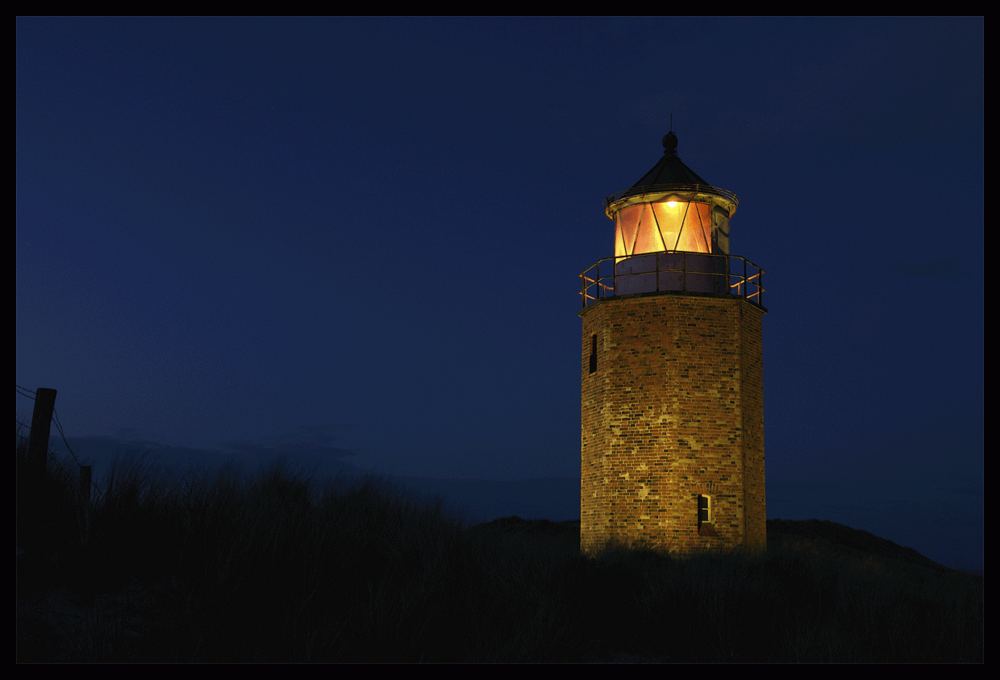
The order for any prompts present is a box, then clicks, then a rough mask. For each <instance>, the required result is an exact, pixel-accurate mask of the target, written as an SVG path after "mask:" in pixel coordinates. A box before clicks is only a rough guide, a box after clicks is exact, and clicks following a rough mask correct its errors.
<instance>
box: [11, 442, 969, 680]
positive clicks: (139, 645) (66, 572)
mask: <svg viewBox="0 0 1000 680" xmlns="http://www.w3.org/2000/svg"><path fill="white" fill-rule="evenodd" d="M18 460H19V464H18V472H17V543H18V557H17V659H18V660H19V661H70V660H73V661H124V660H133V661H981V660H982V658H983V593H982V579H981V578H976V577H971V576H968V575H965V574H960V573H957V572H953V571H951V570H947V569H944V568H941V567H937V566H936V565H933V563H930V562H929V561H927V563H926V564H925V563H922V562H921V561H920V560H919V559H905V558H904V557H901V556H899V555H895V554H893V553H892V552H891V551H888V552H887V551H884V550H880V551H873V550H872V549H871V546H866V545H852V544H851V541H846V543H845V542H844V541H837V540H831V539H830V537H829V536H826V535H823V534H822V532H820V533H817V532H816V530H815V527H814V528H813V529H812V530H809V529H808V527H807V526H806V525H805V524H804V523H791V525H794V530H789V529H788V527H787V526H786V527H785V530H784V531H782V530H781V526H780V524H776V523H772V524H773V526H774V527H775V528H774V529H772V531H771V537H770V543H771V545H770V549H769V551H768V552H767V553H766V554H765V555H758V556H746V555H706V556H701V557H696V558H688V559H674V558H671V557H668V556H666V555H662V554H657V553H653V552H643V551H627V550H616V551H609V552H607V553H606V554H604V555H602V556H600V557H599V558H596V559H590V558H584V557H582V556H580V555H579V554H578V551H577V535H576V531H577V529H576V527H575V525H574V524H573V523H549V522H525V521H518V520H506V521H498V522H493V523H488V524H485V525H479V526H475V527H465V526H463V525H462V524H461V523H459V522H457V521H455V520H453V519H451V518H449V517H448V516H447V515H446V514H445V513H444V512H442V510H441V508H440V507H439V506H436V505H434V504H427V503H423V502H415V501H412V500H410V499H409V498H408V497H407V496H406V495H405V494H403V493H401V492H399V491H397V490H394V489H392V488H391V487H389V486H387V485H384V484H379V483H376V482H366V483H361V484H356V485H347V484H341V485H333V486H331V487H330V488H327V489H315V488H312V487H311V486H310V484H309V483H308V482H307V481H306V480H303V479H300V478H297V477H295V476H293V475H289V474H287V473H285V472H283V471H281V470H277V469H275V470H272V471H270V472H268V473H266V474H263V475H260V476H257V477H255V478H252V479H243V478H240V477H239V476H238V475H235V474H222V475H219V476H217V477H214V478H204V479H193V480H187V481H184V482H170V483H166V482H163V481H162V480H161V481H158V480H157V478H156V477H155V476H151V475H150V474H149V473H147V472H143V471H142V470H141V469H137V468H134V467H133V468H120V469H117V470H115V471H114V472H113V474H112V475H111V476H110V477H109V478H108V481H107V488H106V489H105V490H104V493H103V495H102V496H100V497H98V498H95V499H94V500H93V502H92V503H91V505H90V506H89V507H88V508H83V507H82V506H81V504H80V499H79V498H78V495H77V489H76V480H75V479H74V478H73V475H71V474H68V473H66V472H65V471H64V470H63V469H62V468H61V467H60V466H58V465H57V464H53V465H51V466H50V471H49V473H48V474H47V475H46V477H45V478H44V480H42V481H41V482H39V481H38V480H32V479H31V478H30V477H29V475H28V474H27V473H26V470H25V468H24V465H23V457H22V455H21V454H19V458H18ZM847 531H848V532H850V531H851V530H849V529H848V530H847ZM796 532H798V534H796ZM803 532H804V533H805V534H806V535H805V536H803V535H802V534H803ZM879 540H880V539H879ZM855 543H856V542H855ZM890 545H891V544H890ZM918 557H919V556H918Z"/></svg>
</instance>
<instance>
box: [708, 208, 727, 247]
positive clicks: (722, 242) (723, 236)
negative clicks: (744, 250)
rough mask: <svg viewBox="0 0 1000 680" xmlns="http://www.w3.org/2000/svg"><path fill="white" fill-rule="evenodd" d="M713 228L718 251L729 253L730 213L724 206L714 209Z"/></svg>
mask: <svg viewBox="0 0 1000 680" xmlns="http://www.w3.org/2000/svg"><path fill="white" fill-rule="evenodd" d="M712 229H713V230H714V233H715V243H716V245H717V246H718V252H719V253H721V254H723V255H728V254H729V215H727V214H726V213H725V211H723V210H722V208H713V209H712Z"/></svg>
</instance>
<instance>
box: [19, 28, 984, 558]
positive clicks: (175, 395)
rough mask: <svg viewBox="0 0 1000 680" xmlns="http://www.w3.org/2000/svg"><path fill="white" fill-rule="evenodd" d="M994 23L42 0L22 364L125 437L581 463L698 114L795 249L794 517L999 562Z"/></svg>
mask: <svg viewBox="0 0 1000 680" xmlns="http://www.w3.org/2000/svg"><path fill="white" fill-rule="evenodd" d="M983 27H984V22H983V19H982V18H971V19H778V20H775V19H691V18H682V19H668V18H658V19H629V18H626V19H606V18H596V19H572V18H571V19H486V18H470V19H389V20H383V19H358V18H351V19H259V20H257V19H167V20H164V19H20V20H18V22H17V47H16V52H17V63H16V76H17V82H16V96H17V102H16V114H17V129H16V153H17V155H16V170H17V188H16V262H15V275H16V283H17V289H16V302H17V306H16V312H15V314H16V324H17V327H16V348H17V361H16V363H17V382H18V383H19V384H22V385H25V386H26V387H32V388H34V387H37V386H53V387H56V388H58V389H59V391H60V393H59V401H58V404H57V406H58V408H59V411H60V414H61V415H62V420H63V424H64V425H65V426H66V429H67V431H68V432H69V433H70V434H71V435H72V436H75V437H81V438H83V437H91V438H92V441H93V442H97V441H105V440H120V441H129V440H143V441H147V442H150V441H152V442H159V443H162V444H169V445H172V446H176V447H190V448H192V449H199V448H228V449H240V447H242V448H243V449H244V450H245V449H247V448H248V447H249V448H252V447H254V446H258V445H259V446H271V445H273V444H274V443H275V442H292V441H294V442H299V443H300V444H302V446H304V447H307V448H308V447H310V446H311V447H312V448H314V449H315V448H316V447H317V446H319V447H320V448H323V447H326V448H327V449H328V450H329V451H330V455H331V456H332V457H336V456H339V455H340V454H341V453H343V450H347V451H350V452H352V453H351V455H349V456H347V457H346V458H345V460H350V464H351V465H352V466H355V467H358V468H362V469H365V470H376V471H379V472H381V473H384V474H388V475H395V476H399V477H410V478H437V479H441V480H538V479H552V480H562V481H561V482H559V483H563V484H564V485H565V483H566V480H570V482H571V481H572V479H573V478H575V477H576V476H577V475H578V474H579V381H580V377H579V365H580V363H579V362H580V358H579V356H578V353H579V347H580V341H579V333H580V321H579V319H578V318H577V316H576V313H577V309H578V305H579V299H578V297H577V294H576V290H577V279H576V275H577V274H578V272H579V271H581V270H582V269H583V268H584V267H585V266H586V265H588V264H589V263H590V262H592V261H593V260H596V259H597V258H599V257H603V256H606V255H609V254H611V252H612V229H611V225H610V223H609V222H608V221H607V220H606V218H605V217H604V216H603V214H602V200H603V197H604V196H606V195H608V194H610V193H613V192H615V191H620V190H622V189H624V188H626V187H627V186H628V185H630V184H631V183H632V182H634V181H635V180H636V179H637V178H638V177H639V176H640V175H642V174H643V173H644V172H645V171H646V170H647V169H648V168H649V167H650V166H652V165H653V164H654V163H655V162H656V161H657V159H658V158H659V156H660V153H661V147H660V144H659V140H660V137H661V136H662V135H663V134H664V132H666V130H667V122H668V117H669V114H670V113H671V112H673V114H674V128H675V129H676V131H677V133H678V135H679V138H680V146H679V153H680V156H681V158H682V159H684V161H685V162H686V163H687V164H688V165H690V166H691V167H692V168H694V169H695V171H697V172H698V173H699V174H701V175H702V176H704V177H705V178H707V179H708V180H709V181H711V182H713V183H715V184H717V185H719V186H722V187H726V188H729V189H732V190H733V191H735V192H736V193H737V194H739V196H740V197H741V206H740V210H739V213H738V214H737V216H736V218H735V219H734V221H733V224H732V234H733V251H734V252H736V253H739V254H743V255H747V256H749V257H751V258H753V259H754V260H756V261H758V262H760V263H761V264H762V265H763V266H764V267H765V268H766V269H767V271H768V279H769V281H768V296H769V298H768V308H769V310H770V313H769V314H768V316H767V318H766V319H765V335H764V345H765V384H766V428H767V429H766V436H767V440H766V441H767V444H766V446H767V475H768V476H767V483H768V504H769V506H768V510H769V514H770V515H771V516H772V517H821V518H828V519H836V520H838V521H844V522H847V523H850V524H852V525H853V526H858V527H861V528H866V529H869V530H871V531H875V532H876V533H881V534H882V535H885V536H886V537H888V538H891V539H893V540H897V541H899V542H902V543H905V544H907V545H913V546H914V547H917V548H918V549H921V550H923V551H925V552H926V553H927V554H929V555H930V556H932V557H935V558H937V559H940V560H942V561H945V562H947V563H951V564H957V565H960V566H971V567H981V565H982V541H983V519H982V508H983V505H982V504H983V254H982V251H983V233H984V232H983V128H984V121H983V111H984V108H983V84H984V68H983ZM27 409H28V405H26V404H25V403H24V400H23V399H20V398H19V400H18V414H19V416H18V417H19V418H23V417H25V413H26V412H27ZM80 441H81V445H80V448H84V447H83V442H84V441H85V440H84V439H81V440H80ZM262 442H263V443H265V444H261V443H262ZM317 442H318V444H317ZM290 446H292V449H294V446H293V445H290ZM84 453H86V452H84ZM554 483H555V482H554ZM519 488H520V487H519ZM523 489H529V490H528V491H525V490H522V491H521V492H518V493H525V494H535V495H536V496H538V497H539V498H540V497H544V495H545V485H544V484H537V483H534V484H531V485H527V486H524V487H523ZM564 496H565V494H564ZM574 502H575V501H573V500H572V498H570V500H560V501H558V503H556V501H553V502H552V504H550V506H549V508H550V509H549V510H548V511H547V513H548V514H550V515H552V516H567V517H568V516H572V514H573V513H574V511H575V509H576V508H575V507H574ZM511 507H512V508H513V507H515V506H514V505H511Z"/></svg>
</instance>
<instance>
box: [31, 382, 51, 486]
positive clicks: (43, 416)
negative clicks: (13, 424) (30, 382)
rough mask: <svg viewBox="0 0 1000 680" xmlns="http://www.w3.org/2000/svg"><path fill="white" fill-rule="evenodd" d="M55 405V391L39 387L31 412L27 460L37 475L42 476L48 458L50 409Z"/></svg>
mask: <svg viewBox="0 0 1000 680" xmlns="http://www.w3.org/2000/svg"><path fill="white" fill-rule="evenodd" d="M55 407H56V391H55V390H54V389H51V388H49V387H39V388H38V390H37V391H36V392H35V410H34V411H33V412H32V414H31V433H30V434H29V436H28V461H29V465H31V466H32V467H33V468H34V469H35V471H36V473H38V475H39V477H42V476H44V474H45V468H46V467H47V466H48V458H49V430H50V429H51V426H52V411H53V409H55Z"/></svg>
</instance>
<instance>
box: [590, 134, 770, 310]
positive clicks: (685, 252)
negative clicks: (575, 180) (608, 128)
mask: <svg viewBox="0 0 1000 680" xmlns="http://www.w3.org/2000/svg"><path fill="white" fill-rule="evenodd" d="M738 204H739V201H738V199H737V198H736V194H734V193H733V192H731V191H727V190H726V189H720V188H719V187H716V186H713V185H711V184H709V183H708V182H707V181H706V180H705V179H703V178H702V177H701V176H699V175H698V174H697V173H696V172H695V171H694V170H692V169H691V168H689V167H688V166H687V165H685V164H684V162H683V161H681V159H680V157H678V155H677V135H676V134H674V132H673V131H670V132H668V133H667V134H666V135H664V137H663V156H662V157H661V158H660V160H659V161H658V162H657V163H656V165H654V166H653V167H652V168H651V169H650V170H649V171H648V172H647V173H646V174H644V175H643V176H642V177H640V178H639V180H638V181H637V182H635V184H633V185H632V186H631V187H629V188H628V189H627V190H625V191H624V192H622V193H620V194H617V195H615V196H611V197H609V198H608V199H607V200H606V202H605V208H604V213H605V215H607V217H608V219H610V220H611V221H612V222H614V225H615V228H614V251H613V252H614V255H613V256H612V257H610V258H604V259H602V260H599V261H598V262H596V263H595V264H594V265H592V266H591V268H590V269H588V270H587V271H585V272H583V274H581V279H582V295H583V306H584V307H586V306H587V305H588V304H589V303H590V302H594V301H597V300H600V299H604V298H609V297H616V296H622V295H637V294H642V293H671V292H675V293H694V294H703V295H739V296H741V297H744V298H746V299H748V300H749V301H751V302H753V303H755V304H758V305H763V303H762V300H761V298H762V294H763V289H762V287H761V285H760V284H761V277H762V274H763V272H761V271H760V270H759V267H757V266H756V265H755V264H754V263H753V262H750V261H749V260H747V259H746V258H743V257H739V256H736V255H730V251H729V222H730V220H731V219H732V218H733V215H735V214H736V208H737V206H738Z"/></svg>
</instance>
